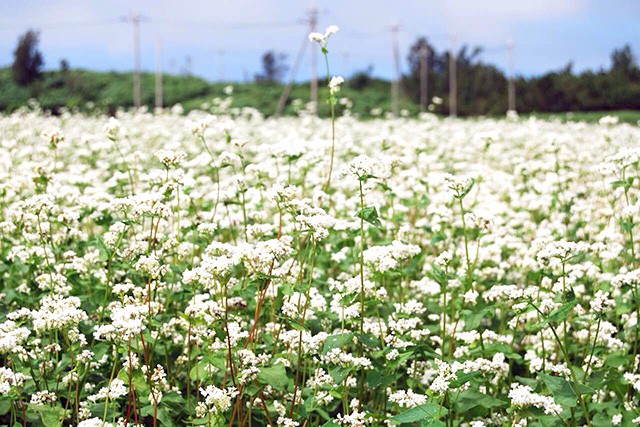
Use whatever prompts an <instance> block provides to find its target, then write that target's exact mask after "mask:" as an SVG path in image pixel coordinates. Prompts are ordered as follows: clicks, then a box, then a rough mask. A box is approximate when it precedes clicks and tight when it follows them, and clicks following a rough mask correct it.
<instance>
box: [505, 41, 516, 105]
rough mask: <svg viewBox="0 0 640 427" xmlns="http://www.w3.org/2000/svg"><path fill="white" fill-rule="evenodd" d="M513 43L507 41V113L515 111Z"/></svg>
mask: <svg viewBox="0 0 640 427" xmlns="http://www.w3.org/2000/svg"><path fill="white" fill-rule="evenodd" d="M513 47H514V44H513V41H511V40H509V41H508V42H507V68H508V71H507V73H508V83H507V93H508V106H509V107H508V108H509V111H516V84H515V81H514V75H513Z"/></svg>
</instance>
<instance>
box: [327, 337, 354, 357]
mask: <svg viewBox="0 0 640 427" xmlns="http://www.w3.org/2000/svg"><path fill="white" fill-rule="evenodd" d="M352 338H353V333H352V332H349V333H346V334H337V335H329V336H328V337H327V339H326V340H325V341H324V346H323V347H322V354H327V353H329V352H330V351H331V350H333V349H334V348H341V347H343V346H344V345H345V344H347V343H349V342H350V341H351V339H352Z"/></svg>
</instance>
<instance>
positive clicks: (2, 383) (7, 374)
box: [0, 366, 27, 396]
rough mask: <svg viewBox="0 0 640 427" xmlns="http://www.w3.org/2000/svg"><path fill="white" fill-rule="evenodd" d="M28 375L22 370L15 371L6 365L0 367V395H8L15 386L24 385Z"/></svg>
mask: <svg viewBox="0 0 640 427" xmlns="http://www.w3.org/2000/svg"><path fill="white" fill-rule="evenodd" d="M26 380H27V376H26V375H24V374H22V373H20V372H13V371H12V370H11V369H9V368H6V367H3V366H2V367H0V396H1V395H5V396H6V395H8V394H9V392H10V391H11V390H12V389H13V388H14V387H18V388H19V387H22V385H23V384H24V382H25V381H26Z"/></svg>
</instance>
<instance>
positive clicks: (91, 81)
mask: <svg viewBox="0 0 640 427" xmlns="http://www.w3.org/2000/svg"><path fill="white" fill-rule="evenodd" d="M423 46H425V47H427V48H428V49H429V61H428V67H429V96H430V97H432V96H438V97H440V98H442V99H443V102H442V103H441V104H440V105H431V109H432V111H433V112H435V113H438V114H447V113H448V98H447V93H448V79H449V76H448V61H449V53H448V52H442V53H438V52H437V51H436V50H435V49H434V48H433V46H431V45H429V44H428V42H427V41H426V40H425V39H419V40H418V41H417V42H416V43H415V44H414V46H412V48H411V51H410V53H409V55H408V58H407V59H408V63H409V71H408V72H407V74H406V75H404V76H403V79H402V89H403V90H402V97H401V99H400V108H401V109H402V110H404V114H409V115H414V114H417V113H418V112H419V111H420V107H419V57H418V52H419V49H420V48H421V47H423ZM480 52H481V50H480V49H479V48H475V49H470V48H468V47H462V48H461V49H460V50H459V51H458V54H457V56H456V62H457V74H458V113H459V114H460V115H462V116H472V115H489V116H497V115H502V114H504V112H505V111H506V109H507V97H506V87H507V80H506V78H505V76H504V74H503V73H502V71H500V70H499V69H497V68H496V67H494V66H493V65H489V64H485V63H483V62H482V61H481V60H480V59H479V53H480ZM611 60H612V63H611V66H610V68H609V69H608V70H600V71H588V72H583V73H581V74H575V73H573V71H572V68H571V65H568V66H567V67H565V68H564V69H562V70H560V71H554V72H549V73H547V74H545V75H543V76H539V77H533V78H528V79H525V78H523V77H520V78H518V79H517V81H516V92H517V97H516V99H517V110H518V112H519V113H521V114H522V113H524V114H528V113H533V112H538V113H559V112H566V111H573V112H580V111H584V112H592V113H591V114H587V115H583V114H576V115H575V116H574V117H573V119H588V120H597V119H599V118H600V117H602V116H603V115H605V114H607V112H611V111H613V110H637V109H640V70H639V69H638V67H637V65H636V63H635V59H634V56H633V54H632V52H631V50H630V49H629V48H628V47H624V48H622V49H619V50H615V51H614V52H613V53H612V55H611ZM371 71H372V70H371V68H369V69H368V70H364V71H360V72H357V73H355V74H354V75H352V76H351V77H350V78H349V79H348V80H347V84H346V85H345V87H343V89H342V91H341V93H340V96H341V97H342V98H347V99H349V100H350V101H351V102H350V105H349V107H350V108H349V109H350V110H351V112H352V113H353V114H355V115H357V116H359V117H363V118H366V117H370V116H372V115H375V114H383V113H385V112H389V111H390V110H391V99H390V93H391V91H390V82H388V81H386V80H382V79H378V78H375V77H372V76H371ZM141 79H142V103H143V104H145V105H148V106H150V107H152V106H153V105H154V76H153V74H151V73H143V74H142V77H141ZM260 80H261V81H256V82H251V83H233V95H232V96H229V95H227V94H226V93H225V90H224V89H225V87H227V86H228V85H229V83H223V82H215V83H212V82H208V81H206V80H205V79H202V78H199V77H195V76H187V75H165V76H164V80H163V92H164V104H165V105H167V106H172V105H175V104H177V103H180V104H181V105H182V106H183V107H184V108H185V109H186V110H187V111H189V110H192V109H202V108H203V106H204V107H205V109H210V108H212V107H215V105H216V103H218V104H219V103H220V102H223V100H225V99H226V101H227V102H230V105H229V106H230V107H237V108H243V107H252V108H255V109H257V110H258V111H260V112H261V113H262V114H264V115H267V116H269V115H272V114H274V112H275V109H276V105H277V102H278V98H279V97H280V94H281V93H282V89H283V86H282V84H280V83H276V82H273V81H269V79H266V78H265V79H260ZM324 86H325V85H324V84H322V83H321V91H327V89H326V88H325V87H324ZM0 91H1V93H2V94H3V96H2V97H0V111H5V112H10V111H13V110H15V109H16V108H19V107H21V106H24V105H26V104H27V103H28V101H29V100H30V99H34V100H36V101H37V102H38V104H39V105H40V106H41V107H42V108H43V109H45V110H51V111H52V112H54V113H56V112H58V111H59V110H60V109H61V108H63V107H64V108H69V109H74V108H79V109H82V110H92V109H97V110H99V111H101V112H107V113H113V112H114V111H115V110H116V109H118V108H120V107H124V108H128V107H131V106H132V105H133V98H132V76H131V74H130V73H122V72H113V71H112V72H95V71H88V70H83V69H68V68H67V67H62V68H61V70H59V71H47V72H45V73H43V74H42V76H41V77H40V78H39V79H38V80H36V81H34V82H32V83H31V84H30V85H28V86H21V85H19V84H17V83H16V82H15V81H14V78H12V70H11V69H10V68H3V69H0ZM216 98H217V101H216ZM324 98H326V96H325V94H321V96H320V99H324ZM295 100H299V101H298V102H296V101H295ZM308 100H309V86H308V83H297V84H295V85H294V86H293V87H292V89H291V93H290V96H289V101H288V103H287V107H286V108H285V114H292V113H293V112H294V111H295V110H296V109H297V108H301V106H304V103H306V102H307V101H308ZM344 109H345V106H344V103H338V105H337V106H336V113H337V114H339V115H340V114H342V113H343V112H344ZM594 112H598V113H594ZM319 113H320V115H321V116H325V117H326V116H328V115H329V105H327V104H326V103H321V105H319ZM372 113H374V114H372ZM563 118H565V119H566V118H568V117H564V116H563ZM638 118H640V117H638V114H637V113H635V112H629V113H626V114H625V117H621V120H622V121H629V122H633V123H635V122H637V120H638Z"/></svg>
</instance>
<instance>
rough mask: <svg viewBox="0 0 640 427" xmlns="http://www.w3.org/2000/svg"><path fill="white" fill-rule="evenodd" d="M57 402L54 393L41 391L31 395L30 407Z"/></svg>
mask: <svg viewBox="0 0 640 427" xmlns="http://www.w3.org/2000/svg"><path fill="white" fill-rule="evenodd" d="M57 400H58V397H57V396H56V394H55V393H53V392H50V391H47V390H41V391H37V392H35V393H34V394H32V395H31V400H30V403H31V404H32V405H47V404H53V403H55V402H56V401H57Z"/></svg>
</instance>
